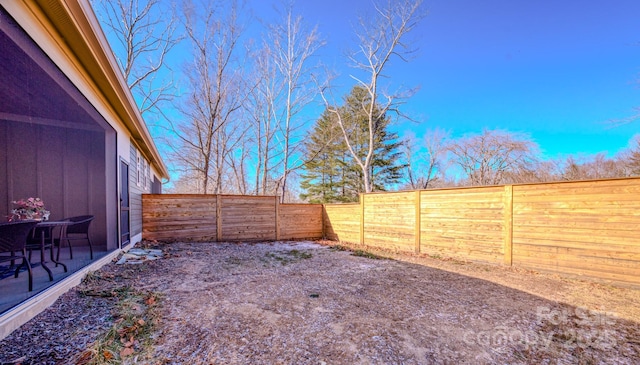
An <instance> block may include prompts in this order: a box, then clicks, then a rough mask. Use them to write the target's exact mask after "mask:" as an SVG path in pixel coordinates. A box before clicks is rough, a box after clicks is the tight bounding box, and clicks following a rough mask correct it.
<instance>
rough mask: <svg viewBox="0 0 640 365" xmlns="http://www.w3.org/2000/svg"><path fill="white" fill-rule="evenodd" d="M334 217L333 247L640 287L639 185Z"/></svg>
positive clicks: (441, 194) (471, 195)
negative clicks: (335, 242)
mask: <svg viewBox="0 0 640 365" xmlns="http://www.w3.org/2000/svg"><path fill="white" fill-rule="evenodd" d="M324 219H325V234H326V236H327V238H330V239H335V240H341V241H347V242H354V243H363V244H366V245H367V246H373V247H380V248H386V249H394V250H398V251H411V252H418V253H426V254H429V255H438V256H445V257H454V258H460V259H464V260H471V261H480V262H488V263H494V264H506V265H514V266H518V267H523V268H529V269H534V270H541V271H552V272H558V273H563V274H570V275H581V276H586V277H591V278H596V279H605V280H611V281H613V282H617V283H622V284H630V285H636V286H637V285H640V179H638V178H630V179H612V180H598V181H580V182H562V183H544V184H522V185H507V186H491V187H474V188H456V189H439V190H422V191H412V192H398V193H373V194H364V195H363V196H362V197H361V199H360V204H355V205H353V204H351V205H340V204H328V205H325V214H324ZM358 220H359V221H358Z"/></svg>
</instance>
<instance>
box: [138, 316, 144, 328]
mask: <svg viewBox="0 0 640 365" xmlns="http://www.w3.org/2000/svg"><path fill="white" fill-rule="evenodd" d="M138 324H139V325H141V326H144V319H142V318H140V319H139V320H138Z"/></svg>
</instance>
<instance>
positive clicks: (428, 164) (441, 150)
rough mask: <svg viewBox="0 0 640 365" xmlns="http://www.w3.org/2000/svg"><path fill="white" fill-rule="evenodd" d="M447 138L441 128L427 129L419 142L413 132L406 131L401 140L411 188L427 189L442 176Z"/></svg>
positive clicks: (446, 134) (447, 135)
mask: <svg viewBox="0 0 640 365" xmlns="http://www.w3.org/2000/svg"><path fill="white" fill-rule="evenodd" d="M448 138H449V134H448V133H447V132H445V131H443V130H442V129H433V130H429V131H427V132H426V133H425V135H424V137H423V138H422V141H421V142H420V141H418V139H417V138H416V136H415V134H414V133H413V132H409V133H407V135H406V136H405V139H404V141H403V142H402V151H403V153H404V155H405V159H406V161H405V163H406V165H407V178H408V180H409V187H410V188H411V189H428V188H430V187H432V186H433V183H434V182H435V181H436V180H437V179H438V178H441V177H443V176H444V168H445V161H444V156H445V154H446V152H447V143H448Z"/></svg>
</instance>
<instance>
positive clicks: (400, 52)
mask: <svg viewBox="0 0 640 365" xmlns="http://www.w3.org/2000/svg"><path fill="white" fill-rule="evenodd" d="M374 8H375V14H374V16H372V17H366V18H365V17H363V18H361V19H360V29H359V30H358V31H356V37H357V40H358V43H359V44H358V50H357V51H355V52H353V53H352V54H351V55H350V56H349V59H350V60H351V63H352V65H353V67H355V68H356V69H358V70H360V71H362V72H363V75H364V76H363V77H358V76H355V75H352V76H351V77H352V78H353V79H354V80H355V81H356V82H357V83H358V84H359V85H361V86H362V87H363V88H364V89H366V91H367V93H368V96H367V97H366V98H364V99H363V100H362V108H363V110H364V111H365V112H366V114H367V117H368V122H369V125H368V134H369V143H368V146H369V150H368V153H367V154H366V157H365V158H360V156H359V155H358V154H357V152H356V151H355V150H354V147H353V143H352V141H351V140H350V138H349V133H348V131H347V130H346V128H345V123H344V120H343V116H342V115H341V112H340V109H339V108H336V107H335V106H332V104H331V103H330V102H329V100H328V99H327V95H326V91H327V89H326V88H322V92H321V95H322V98H323V100H324V102H325V106H326V107H327V110H328V111H329V112H331V113H332V114H334V115H335V116H336V121H337V123H338V125H339V126H340V129H341V130H342V134H343V137H344V139H345V142H346V144H347V147H348V149H349V152H350V153H351V155H352V156H353V158H354V160H355V161H356V163H357V164H358V166H359V167H360V169H361V170H362V173H363V178H364V185H365V191H366V192H371V191H372V190H373V182H372V181H371V175H370V171H371V163H372V160H373V154H374V146H375V144H374V138H375V121H376V120H379V119H380V118H381V117H382V116H384V115H386V114H388V113H389V112H391V111H393V112H397V113H399V110H398V107H399V105H400V103H401V100H402V99H403V95H401V94H400V93H396V94H385V93H384V92H383V91H382V89H383V87H382V85H381V84H380V82H381V81H382V79H383V78H384V77H385V76H386V75H385V70H386V69H387V66H388V65H389V62H390V61H391V60H392V58H394V57H397V58H400V59H401V60H404V61H406V60H407V58H408V57H409V56H410V55H411V54H412V53H413V52H414V49H412V48H410V45H409V43H408V42H407V39H406V37H407V34H409V33H410V32H411V31H412V30H413V29H414V28H415V27H416V25H417V23H418V22H419V21H420V20H421V19H422V18H423V17H424V16H425V13H424V12H423V11H422V1H421V0H418V1H415V0H414V1H412V0H403V1H388V2H387V3H386V6H385V7H382V6H380V5H378V4H374ZM405 97H406V96H405ZM380 99H382V100H383V101H380Z"/></svg>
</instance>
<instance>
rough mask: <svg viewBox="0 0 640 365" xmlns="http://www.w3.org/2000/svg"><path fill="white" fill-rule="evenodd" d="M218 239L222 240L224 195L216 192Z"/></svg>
mask: <svg viewBox="0 0 640 365" xmlns="http://www.w3.org/2000/svg"><path fill="white" fill-rule="evenodd" d="M216 240H217V241H218V242H220V241H222V196H221V195H220V194H216Z"/></svg>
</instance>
